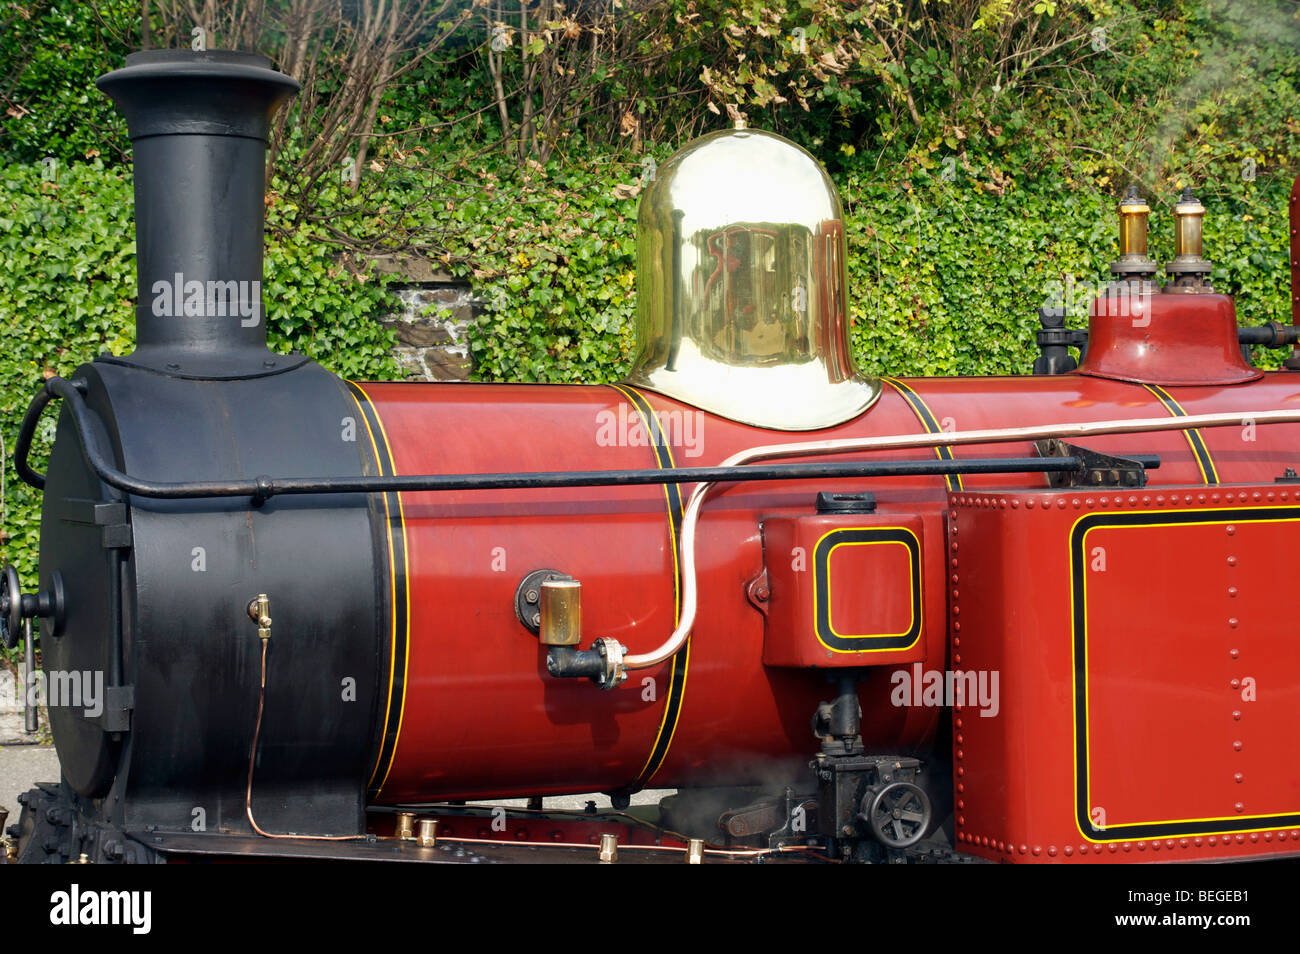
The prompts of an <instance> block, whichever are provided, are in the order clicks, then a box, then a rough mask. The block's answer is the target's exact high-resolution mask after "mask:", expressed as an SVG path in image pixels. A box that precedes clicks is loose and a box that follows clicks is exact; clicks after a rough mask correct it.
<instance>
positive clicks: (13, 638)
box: [0, 563, 23, 649]
mask: <svg viewBox="0 0 1300 954" xmlns="http://www.w3.org/2000/svg"><path fill="white" fill-rule="evenodd" d="M22 631H23V591H22V587H21V586H19V584H18V571H17V570H16V569H14V565H13V564H12V563H8V564H6V565H5V568H4V570H3V571H0V645H3V646H4V648H5V649H13V648H14V647H15V646H17V645H18V637H19V636H20V635H21V634H22Z"/></svg>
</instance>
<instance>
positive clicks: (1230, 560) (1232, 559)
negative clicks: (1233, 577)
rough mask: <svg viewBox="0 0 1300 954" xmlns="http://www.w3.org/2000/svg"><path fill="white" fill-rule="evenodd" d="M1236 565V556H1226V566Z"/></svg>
mask: <svg viewBox="0 0 1300 954" xmlns="http://www.w3.org/2000/svg"><path fill="white" fill-rule="evenodd" d="M1236 565H1237V558H1236V557H1235V556H1230V557H1228V566H1236Z"/></svg>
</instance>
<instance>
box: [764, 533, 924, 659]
mask: <svg viewBox="0 0 1300 954" xmlns="http://www.w3.org/2000/svg"><path fill="white" fill-rule="evenodd" d="M882 527H889V528H901V529H904V530H907V531H910V532H911V534H912V535H913V536H914V537H915V539H916V541H917V544H918V546H919V549H920V551H921V565H920V571H921V573H920V576H921V579H920V590H921V613H920V616H921V622H920V632H919V633H918V635H917V638H916V642H915V644H914V645H910V646H907V647H903V648H889V649H879V648H876V647H874V646H871V645H870V644H867V645H865V646H863V647H862V648H861V649H858V650H852V651H836V650H835V648H834V647H832V646H828V645H827V644H826V643H825V642H824V641H822V640H821V639H819V638H818V634H817V630H816V627H815V619H814V617H815V610H816V600H815V595H814V591H815V589H816V562H817V555H816V551H817V544H818V541H820V540H821V539H822V537H823V536H825V535H826V534H827V533H832V532H835V531H841V530H846V529H849V528H882ZM944 545H945V544H944V525H943V519H942V516H941V515H940V514H938V513H933V512H931V513H928V514H926V515H925V516H924V517H919V516H902V515H898V514H893V515H888V514H887V515H881V514H875V513H873V514H803V515H800V516H779V517H770V516H769V517H767V518H765V519H764V520H763V550H764V556H765V558H766V561H767V572H768V588H769V590H770V591H771V599H770V600H769V608H768V618H767V634H766V636H765V638H764V641H763V663H764V664H765V665H768V666H792V667H797V668H803V669H813V668H840V667H857V666H884V665H886V664H890V663H904V662H906V663H911V662H915V661H919V660H923V659H925V657H926V638H925V636H926V631H927V626H926V624H927V623H928V622H929V621H936V625H938V626H940V627H942V626H943V620H944V618H945V615H946V613H945V607H944V592H945V589H946V587H945V586H944V581H943V575H944V574H943V563H944V554H943V550H944ZM826 562H827V575H828V577H829V583H830V585H829V587H828V591H829V596H830V614H829V616H830V623H831V625H832V626H833V627H834V632H835V633H837V634H839V635H859V636H860V635H862V634H869V633H902V632H906V631H907V630H909V628H911V626H912V625H913V619H912V609H913V606H912V603H913V599H912V563H911V557H910V555H909V553H908V551H907V549H906V548H905V547H904V546H903V545H901V544H897V543H890V544H884V545H868V546H852V545H850V546H841V547H836V548H835V549H834V550H832V551H831V552H830V555H829V557H828V559H827V561H826ZM864 581H870V582H869V583H865V585H864Z"/></svg>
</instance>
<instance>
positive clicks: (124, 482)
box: [14, 377, 1160, 505]
mask: <svg viewBox="0 0 1300 954" xmlns="http://www.w3.org/2000/svg"><path fill="white" fill-rule="evenodd" d="M84 387H85V384H84V383H83V382H80V381H72V382H69V381H65V380H64V379H63V378H58V377H54V378H50V379H49V380H48V381H46V382H45V384H44V385H42V387H41V389H40V390H39V391H38V392H37V393H36V396H35V398H33V400H32V403H31V406H30V407H29V408H28V409H27V414H26V416H25V417H24V418H23V423H22V428H21V429H20V431H19V434H18V440H17V442H16V443H15V446H14V467H15V469H16V470H17V472H18V476H19V477H21V478H22V479H23V480H24V481H26V482H27V483H28V484H30V485H31V486H33V487H36V488H42V487H44V486H45V477H44V475H43V474H38V473H36V472H35V471H33V470H32V469H31V468H30V467H29V466H28V464H27V455H28V453H29V451H30V449H31V442H32V437H33V435H34V434H35V432H36V424H37V422H38V421H39V419H40V416H41V412H42V411H43V410H44V408H45V407H46V405H48V404H49V402H50V400H51V399H52V398H54V397H59V398H62V399H63V401H64V404H65V405H66V406H67V408H68V410H69V411H70V412H71V414H72V420H73V423H74V425H75V426H76V431H77V438H78V440H79V441H80V443H81V452H82V457H83V458H84V459H85V461H86V465H87V466H88V467H89V468H90V469H91V470H93V471H94V472H95V474H96V475H97V476H98V477H99V479H100V480H102V481H103V482H104V483H106V484H108V485H109V486H111V487H116V488H117V489H118V490H121V491H123V492H125V493H128V494H134V495H135V496H137V497H147V498H153V499H181V498H191V499H194V498H215V497H250V498H252V500H253V503H254V504H255V505H258V504H261V503H264V502H265V501H267V500H269V499H270V498H271V497H274V496H278V495H282V494H355V493H389V492H398V493H402V492H413V491H446V490H520V489H543V488H556V487H613V486H628V485H633V484H683V483H702V482H709V483H714V482H740V481H751V480H821V479H832V478H835V479H846V478H861V477H916V476H947V475H950V474H1022V473H1040V474H1052V473H1076V472H1078V471H1081V470H1083V469H1084V468H1085V466H1086V465H1085V462H1084V460H1083V459H1082V458H1081V457H1074V456H1068V457H984V458H967V459H964V460H939V459H937V458H934V459H925V460H890V461H878V462H874V463H866V462H862V461H849V462H845V461H820V462H817V463H805V464H749V465H745V466H744V467H667V468H663V469H657V470H583V471H558V472H557V471H552V472H534V473H514V474H418V475H415V474H413V475H395V476H388V477H364V476H358V477H275V478H272V477H265V476H263V477H256V478H254V479H251V480H249V479H244V480H237V481H221V480H197V481H181V482H165V481H157V480H144V479H141V478H139V477H133V476H131V475H130V474H126V473H123V472H122V471H120V470H118V469H117V468H116V467H114V466H112V465H111V464H109V463H108V462H107V461H106V460H105V459H104V458H103V456H102V454H101V453H100V451H99V448H98V447H97V446H96V445H95V442H94V439H93V434H94V431H93V430H92V428H91V426H90V423H91V422H90V419H89V413H90V412H89V408H88V407H87V406H86V401H85V398H83V397H82V390H83V389H84ZM1128 459H1129V460H1132V461H1134V462H1136V463H1139V464H1141V465H1142V466H1143V467H1144V468H1147V469H1153V468H1156V467H1159V466H1160V458H1159V457H1158V456H1156V455H1154V454H1142V455H1134V456H1131V457H1129V458H1128Z"/></svg>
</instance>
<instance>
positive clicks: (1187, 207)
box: [1164, 186, 1214, 294]
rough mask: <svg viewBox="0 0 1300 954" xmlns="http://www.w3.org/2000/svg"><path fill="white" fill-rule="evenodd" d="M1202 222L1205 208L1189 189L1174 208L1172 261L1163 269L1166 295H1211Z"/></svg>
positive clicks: (1185, 190) (1179, 198) (1209, 269)
mask: <svg viewBox="0 0 1300 954" xmlns="http://www.w3.org/2000/svg"><path fill="white" fill-rule="evenodd" d="M1204 218H1205V206H1203V205H1201V201H1200V200H1199V199H1198V198H1196V196H1195V195H1193V194H1192V188H1191V186H1188V187H1187V188H1185V189H1184V190H1183V194H1182V195H1181V196H1179V197H1178V202H1177V204H1176V205H1175V206H1174V260H1173V261H1172V262H1169V263H1167V264H1166V265H1165V274H1166V275H1167V276H1168V277H1169V282H1168V284H1166V285H1165V287H1164V290H1165V291H1166V292H1182V293H1186V294H1197V293H1200V292H1212V291H1214V289H1213V288H1212V287H1211V285H1210V277H1209V276H1210V271H1211V270H1212V268H1213V266H1212V265H1211V264H1210V263H1209V262H1208V261H1206V260H1205V259H1204V258H1202V257H1201V250H1202V228H1201V226H1202V220H1203V219H1204Z"/></svg>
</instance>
